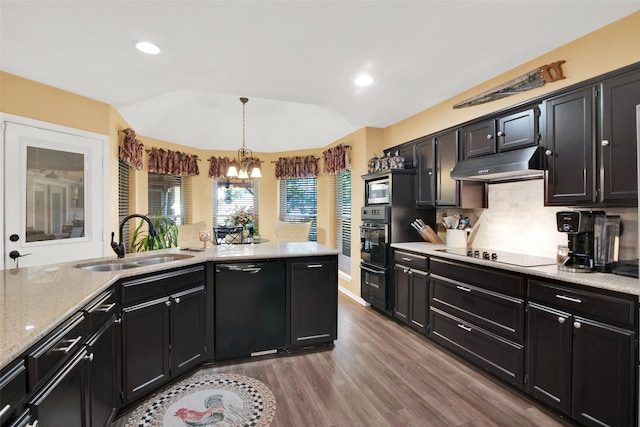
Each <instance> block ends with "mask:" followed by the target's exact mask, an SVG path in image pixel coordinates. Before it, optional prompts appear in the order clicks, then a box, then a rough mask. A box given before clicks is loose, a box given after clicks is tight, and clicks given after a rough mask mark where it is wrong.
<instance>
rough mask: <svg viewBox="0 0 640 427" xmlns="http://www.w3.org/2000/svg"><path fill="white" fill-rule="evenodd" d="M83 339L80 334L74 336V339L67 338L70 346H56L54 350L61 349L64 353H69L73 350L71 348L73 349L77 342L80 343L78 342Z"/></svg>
mask: <svg viewBox="0 0 640 427" xmlns="http://www.w3.org/2000/svg"><path fill="white" fill-rule="evenodd" d="M81 339H82V336H79V337H77V338H74V339H72V340H66V341H67V342H68V343H69V345H68V346H66V347H63V348H54V349H53V350H52V351H61V352H63V353H64V354H68V353H69V352H70V351H71V349H72V348H73V347H74V346H75V345H76V344H78V342H80V340H81Z"/></svg>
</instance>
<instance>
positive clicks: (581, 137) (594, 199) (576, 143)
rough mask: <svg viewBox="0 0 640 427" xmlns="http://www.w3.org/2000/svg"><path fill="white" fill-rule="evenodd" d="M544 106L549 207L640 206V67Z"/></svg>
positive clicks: (569, 93)
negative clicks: (638, 113) (639, 110)
mask: <svg viewBox="0 0 640 427" xmlns="http://www.w3.org/2000/svg"><path fill="white" fill-rule="evenodd" d="M597 99H599V100H600V102H599V104H598V103H597V102H596V100H597ZM544 104H545V111H546V113H545V115H546V117H545V119H546V120H545V125H546V130H545V132H544V133H545V138H544V145H545V155H546V156H545V158H546V163H547V166H546V169H547V172H546V174H545V186H546V189H545V205H546V206H629V207H633V206H637V204H638V191H637V180H636V179H635V178H634V177H637V173H638V172H637V165H636V157H637V141H636V132H637V130H636V129H637V128H636V126H637V124H636V117H635V109H636V105H640V70H634V71H631V72H627V73H625V74H622V75H619V76H615V77H611V78H608V79H606V80H604V81H602V82H601V83H600V84H599V85H594V86H586V87H582V88H578V89H575V90H572V91H570V92H568V93H563V94H560V95H558V96H554V97H552V98H549V99H547V100H545V102H544ZM596 136H597V137H598V138H596Z"/></svg>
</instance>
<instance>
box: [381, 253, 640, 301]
mask: <svg viewBox="0 0 640 427" xmlns="http://www.w3.org/2000/svg"><path fill="white" fill-rule="evenodd" d="M391 247H393V248H396V249H404V250H406V251H412V252H417V253H421V254H424V255H429V256H431V257H438V258H445V259H450V260H453V261H461V262H467V263H471V264H479V265H485V266H488V267H492V268H499V269H502V270H508V271H514V272H517V273H524V274H528V275H530V276H536V277H540V278H542V279H554V280H561V281H563V282H568V283H574V284H577V285H584V286H591V287H594V288H600V289H606V290H610V291H616V292H621V293H625V294H631V295H640V281H639V280H638V279H636V278H633V277H627V276H620V275H618V274H611V273H595V272H594V273H572V272H569V271H562V270H558V267H557V266H556V265H555V264H553V265H543V266H537V267H520V266H516V265H511V264H504V263H498V262H495V261H488V260H484V259H482V258H473V257H466V256H460V255H455V254H448V253H446V252H441V251H438V249H444V248H446V246H445V245H439V244H433V243H426V242H408V243H392V244H391Z"/></svg>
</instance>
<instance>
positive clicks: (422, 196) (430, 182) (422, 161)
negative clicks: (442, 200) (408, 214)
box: [414, 138, 436, 206]
mask: <svg viewBox="0 0 640 427" xmlns="http://www.w3.org/2000/svg"><path fill="white" fill-rule="evenodd" d="M433 147H434V145H433V140H431V139H430V138H429V139H424V140H421V141H420V142H417V143H416V145H415V155H414V161H415V162H416V163H417V165H416V168H417V173H416V204H417V205H418V206H435V203H436V198H435V192H436V186H435V174H434V172H435V152H434V149H433Z"/></svg>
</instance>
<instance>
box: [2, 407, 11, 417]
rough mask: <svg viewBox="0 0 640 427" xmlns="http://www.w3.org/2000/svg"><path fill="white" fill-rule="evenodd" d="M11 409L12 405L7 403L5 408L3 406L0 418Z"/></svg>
mask: <svg viewBox="0 0 640 427" xmlns="http://www.w3.org/2000/svg"><path fill="white" fill-rule="evenodd" d="M9 409H11V405H6V406H5V407H4V408H2V410H1V411H0V418H2V417H4V414H6V413H7V412H9Z"/></svg>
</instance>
